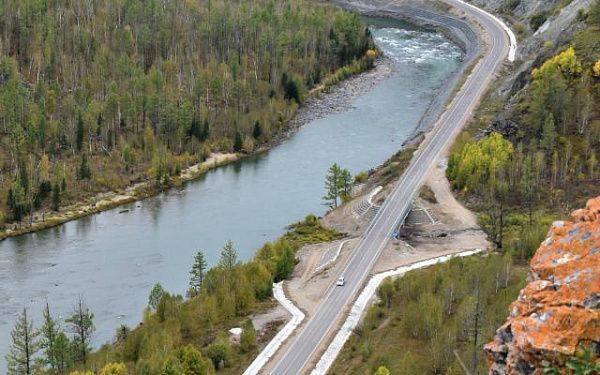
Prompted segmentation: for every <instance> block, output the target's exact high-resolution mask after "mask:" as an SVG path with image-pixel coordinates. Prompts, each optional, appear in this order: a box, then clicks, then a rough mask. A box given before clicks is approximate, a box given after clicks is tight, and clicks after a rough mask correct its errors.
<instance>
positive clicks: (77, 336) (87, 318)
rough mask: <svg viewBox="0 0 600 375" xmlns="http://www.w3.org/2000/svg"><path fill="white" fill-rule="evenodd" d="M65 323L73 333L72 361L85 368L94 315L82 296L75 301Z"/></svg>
mask: <svg viewBox="0 0 600 375" xmlns="http://www.w3.org/2000/svg"><path fill="white" fill-rule="evenodd" d="M66 322H67V323H68V324H69V326H70V330H71V333H73V356H74V359H75V361H77V362H79V363H81V364H83V367H84V368H85V367H86V365H87V359H88V355H89V353H90V350H91V348H90V341H91V338H92V334H93V333H94V331H95V330H96V327H95V326H94V314H93V313H92V312H91V311H90V309H89V308H88V306H87V305H86V304H85V302H84V300H83V297H82V296H79V298H78V299H77V303H76V304H75V307H74V308H73V313H72V315H71V317H70V318H69V319H67V320H66Z"/></svg>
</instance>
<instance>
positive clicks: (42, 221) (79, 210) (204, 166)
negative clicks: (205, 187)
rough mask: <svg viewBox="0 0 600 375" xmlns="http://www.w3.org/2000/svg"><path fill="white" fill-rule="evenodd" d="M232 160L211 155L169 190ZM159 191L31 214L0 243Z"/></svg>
mask: <svg viewBox="0 0 600 375" xmlns="http://www.w3.org/2000/svg"><path fill="white" fill-rule="evenodd" d="M236 160H239V155H238V154H232V153H227V154H225V153H212V154H211V155H210V156H209V157H208V158H207V159H206V160H205V161H203V162H202V163H199V164H195V165H192V166H191V167H189V168H187V169H185V170H183V171H182V172H181V174H180V175H179V176H178V177H175V178H173V179H172V183H171V185H170V186H169V188H171V187H175V186H180V185H182V184H183V183H185V182H187V181H191V180H193V179H195V178H198V177H199V176H201V175H202V174H204V173H206V172H208V171H209V170H211V169H214V168H218V167H220V166H223V165H226V164H229V163H232V162H234V161H236ZM162 191H163V189H161V188H160V186H157V185H156V184H155V183H154V182H150V181H147V182H140V183H137V184H135V185H131V186H129V187H127V188H125V189H124V190H120V191H116V192H108V193H100V194H97V195H95V196H94V197H91V198H87V199H86V200H84V201H81V202H78V203H74V204H71V205H69V206H66V207H63V208H61V209H60V210H58V211H56V212H55V211H51V212H50V213H46V212H39V213H36V214H34V219H33V221H32V223H31V225H29V224H22V223H19V224H10V225H7V226H13V228H7V229H5V230H4V231H2V232H0V241H1V240H4V239H5V238H8V237H15V236H19V235H22V234H26V233H31V232H36V231H39V230H43V229H48V228H52V227H55V226H58V225H61V224H64V223H67V222H69V221H71V220H77V219H79V218H82V217H85V216H88V215H93V214H97V213H100V212H102V211H106V210H110V209H113V208H116V207H119V206H123V205H126V204H129V203H133V202H136V201H140V200H142V199H146V198H149V197H152V196H155V195H157V194H159V193H161V192H162ZM126 211H129V210H124V211H123V212H126Z"/></svg>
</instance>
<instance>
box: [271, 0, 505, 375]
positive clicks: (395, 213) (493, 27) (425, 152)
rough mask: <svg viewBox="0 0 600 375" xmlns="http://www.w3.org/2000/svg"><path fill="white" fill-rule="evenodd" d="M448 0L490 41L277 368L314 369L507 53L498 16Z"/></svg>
mask: <svg viewBox="0 0 600 375" xmlns="http://www.w3.org/2000/svg"><path fill="white" fill-rule="evenodd" d="M445 1H446V2H447V3H450V4H451V5H453V6H454V7H456V8H458V9H462V10H464V11H465V12H466V13H467V14H469V15H470V16H471V17H472V18H474V19H476V20H477V21H478V23H479V24H480V25H482V26H483V28H485V30H486V33H487V38H488V44H489V46H488V48H487V49H486V51H485V52H484V56H483V57H482V59H481V60H480V61H479V63H478V65H477V66H476V67H475V69H474V70H473V72H472V74H471V75H470V77H469V78H468V79H467V81H466V82H465V84H464V86H463V89H462V90H461V91H460V92H459V93H458V94H457V95H456V97H455V99H454V100H453V101H452V103H451V104H450V106H449V107H448V109H447V110H446V112H444V113H443V114H442V116H441V117H440V120H439V121H438V122H437V124H436V125H435V127H434V129H433V130H432V131H431V133H430V134H429V135H428V136H427V138H426V140H425V141H424V142H423V143H422V145H421V147H420V148H419V150H418V151H417V152H416V153H415V156H414V157H413V160H412V161H411V163H410V165H409V167H408V168H407V170H406V171H405V172H404V174H403V175H402V176H401V177H400V179H399V180H398V182H397V183H396V186H395V187H394V190H393V191H392V193H391V194H390V195H389V196H388V198H387V199H386V200H385V202H384V204H383V205H382V207H381V209H380V210H379V212H378V214H377V216H376V217H375V218H374V219H373V221H372V222H371V225H370V226H369V228H368V229H367V231H366V232H365V235H364V236H363V238H362V240H361V241H360V243H359V244H358V245H357V246H358V247H357V249H356V251H354V253H353V255H352V257H351V259H350V260H349V261H348V263H347V267H346V269H345V271H344V272H343V276H344V277H345V278H346V285H345V286H344V287H334V286H332V287H331V288H329V290H328V292H327V294H326V296H325V297H324V299H323V301H322V302H321V305H320V306H319V308H318V310H317V311H316V313H315V314H314V315H313V316H312V317H310V318H309V320H308V321H307V323H306V324H305V325H304V326H303V327H301V330H300V332H299V333H298V334H296V335H295V336H294V337H292V338H291V339H290V340H292V341H291V342H290V345H289V346H288V348H287V351H286V352H285V354H284V355H283V356H282V357H281V358H280V359H279V361H278V362H277V363H276V364H275V365H274V367H273V371H272V374H276V375H291V374H302V373H306V372H309V371H310V370H311V369H310V368H307V367H308V364H309V362H310V361H311V360H312V359H315V360H316V359H317V358H313V357H314V356H315V354H316V351H317V350H318V349H319V348H322V347H324V345H325V344H327V343H326V342H324V341H325V340H330V339H331V337H329V336H331V335H330V333H332V332H331V331H332V329H333V327H335V326H336V325H337V323H338V322H339V321H340V319H341V318H342V312H343V311H344V309H345V307H347V306H349V305H350V304H351V303H352V302H353V301H354V299H355V298H356V296H357V295H358V291H359V289H360V288H361V287H362V286H363V285H364V282H365V280H366V278H367V277H368V276H369V274H370V272H371V269H372V267H373V265H374V263H375V262H376V261H377V259H378V257H379V255H380V254H381V252H382V250H383V249H384V248H385V246H386V245H387V244H388V241H390V239H391V237H392V234H393V232H394V231H395V230H396V228H397V227H398V226H399V224H400V223H402V222H403V221H404V219H405V218H406V216H407V215H408V213H409V212H410V209H411V206H412V201H413V199H414V197H415V196H416V194H417V192H418V190H419V188H420V186H421V184H422V181H423V179H424V177H425V175H426V174H427V172H428V171H429V169H430V168H431V167H432V166H434V164H435V163H436V161H437V160H438V158H439V157H440V156H441V154H442V153H443V152H444V150H445V149H446V148H447V147H448V146H449V145H450V144H451V143H452V141H453V139H454V138H455V136H456V135H457V134H458V132H459V131H460V129H461V128H462V126H463V125H464V124H465V122H466V121H467V120H468V119H469V117H470V116H471V113H472V112H473V111H474V110H475V108H476V107H477V104H478V102H479V100H480V99H481V96H482V95H483V93H484V92H485V90H486V88H487V86H488V84H489V83H490V81H491V80H492V79H493V77H494V75H495V73H496V72H497V71H498V69H499V68H500V66H501V65H502V63H503V61H504V59H505V58H506V56H507V54H508V50H509V39H508V36H507V34H506V33H505V31H504V30H503V29H502V27H501V26H500V25H499V24H498V23H497V22H496V21H495V20H494V19H492V18H491V17H489V16H488V15H486V14H485V13H483V12H480V11H478V10H476V9H473V8H471V7H468V6H467V5H465V4H464V3H462V2H459V1H457V0H445ZM389 4H392V3H389ZM340 276H341V275H340Z"/></svg>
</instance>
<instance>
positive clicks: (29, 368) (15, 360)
mask: <svg viewBox="0 0 600 375" xmlns="http://www.w3.org/2000/svg"><path fill="white" fill-rule="evenodd" d="M38 336H39V332H38V331H36V330H35V329H34V328H33V322H32V321H31V320H30V319H29V318H28V317H27V309H23V312H22V313H21V315H19V318H18V319H17V323H16V324H15V328H13V330H12V332H11V337H12V345H11V348H10V351H9V353H8V354H7V355H6V363H7V367H8V369H7V370H8V371H7V374H8V375H30V374H35V373H36V372H37V371H38V370H39V367H40V366H39V365H38V364H37V363H36V362H35V360H34V356H35V354H36V353H37V351H38V350H39V343H38V340H37V338H38Z"/></svg>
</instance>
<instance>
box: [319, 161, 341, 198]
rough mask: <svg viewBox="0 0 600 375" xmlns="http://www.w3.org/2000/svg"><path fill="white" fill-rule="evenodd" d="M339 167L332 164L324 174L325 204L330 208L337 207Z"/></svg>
mask: <svg viewBox="0 0 600 375" xmlns="http://www.w3.org/2000/svg"><path fill="white" fill-rule="evenodd" d="M341 172H342V170H341V168H340V166H339V165H337V164H333V165H332V166H331V167H329V170H328V171H327V176H325V196H324V197H323V199H324V200H325V204H326V205H327V206H329V207H330V208H337V206H338V198H339V196H340V175H341Z"/></svg>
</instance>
